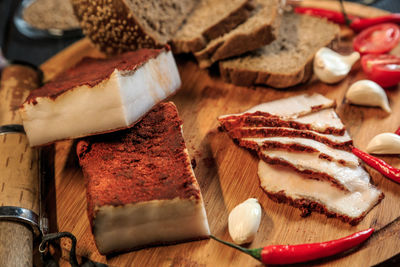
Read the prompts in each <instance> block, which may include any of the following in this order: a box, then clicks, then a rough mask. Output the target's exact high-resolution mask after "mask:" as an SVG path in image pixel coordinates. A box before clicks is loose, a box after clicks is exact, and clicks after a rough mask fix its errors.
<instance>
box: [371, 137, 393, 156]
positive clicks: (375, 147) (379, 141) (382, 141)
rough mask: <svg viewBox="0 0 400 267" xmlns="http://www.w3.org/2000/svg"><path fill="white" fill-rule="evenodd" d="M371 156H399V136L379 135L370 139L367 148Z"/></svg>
mask: <svg viewBox="0 0 400 267" xmlns="http://www.w3.org/2000/svg"><path fill="white" fill-rule="evenodd" d="M367 152H368V153H371V154H400V136H399V135H397V134H394V133H381V134H378V135H377V136H375V137H374V138H372V140H371V141H370V142H369V144H368V146H367Z"/></svg>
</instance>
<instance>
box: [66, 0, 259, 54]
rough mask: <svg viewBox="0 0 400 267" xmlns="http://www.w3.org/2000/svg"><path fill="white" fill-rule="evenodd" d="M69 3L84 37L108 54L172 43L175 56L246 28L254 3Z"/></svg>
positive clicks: (182, 0) (248, 0)
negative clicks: (241, 27)
mask: <svg viewBox="0 0 400 267" xmlns="http://www.w3.org/2000/svg"><path fill="white" fill-rule="evenodd" d="M71 1H72V4H73V7H74V12H75V14H76V16H77V17H78V19H79V21H80V24H81V27H82V29H83V31H84V33H85V35H87V36H88V37H89V38H90V39H91V40H92V42H93V43H94V44H96V45H97V46H98V47H99V48H100V50H102V51H104V52H106V53H108V54H117V53H122V52H125V51H132V50H137V49H139V48H158V47H161V46H163V45H165V44H166V43H168V42H171V41H172V40H173V42H172V44H173V50H174V52H176V53H182V52H190V51H198V50H200V49H202V48H204V47H205V45H206V44H207V42H208V41H209V40H211V39H214V38H217V37H218V36H220V35H223V34H225V33H226V32H229V31H230V30H232V29H233V28H235V27H236V26H237V25H239V24H240V23H242V22H244V21H245V20H246V19H247V18H248V17H249V16H250V14H251V10H252V9H253V8H254V7H253V5H252V4H251V0H218V1H215V0H201V1H198V0H197V1H196V0H161V1H141V0H71ZM185 25H186V26H185Z"/></svg>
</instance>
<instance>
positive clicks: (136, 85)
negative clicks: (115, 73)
mask: <svg viewBox="0 0 400 267" xmlns="http://www.w3.org/2000/svg"><path fill="white" fill-rule="evenodd" d="M124 77H125V75H122V76H121V79H120V80H119V82H120V88H121V98H122V99H121V100H122V103H123V105H124V111H125V116H126V124H127V125H131V124H132V123H134V122H135V121H137V120H138V119H139V118H140V117H141V116H143V115H144V114H145V113H146V112H147V111H149V109H151V108H152V107H153V106H154V104H155V103H158V102H160V101H161V100H163V99H165V98H167V97H168V96H169V95H171V94H172V93H174V92H175V91H176V89H178V88H179V87H180V86H181V79H180V77H179V72H178V68H177V66H176V63H175V60H174V57H173V56H172V52H171V51H168V52H167V53H161V54H160V55H159V56H158V57H157V58H153V59H150V60H149V61H148V62H147V63H146V64H144V65H143V66H142V67H141V68H139V69H138V70H136V72H135V73H134V75H133V79H124ZM142 88H143V89H142ZM143 91H145V92H146V93H143Z"/></svg>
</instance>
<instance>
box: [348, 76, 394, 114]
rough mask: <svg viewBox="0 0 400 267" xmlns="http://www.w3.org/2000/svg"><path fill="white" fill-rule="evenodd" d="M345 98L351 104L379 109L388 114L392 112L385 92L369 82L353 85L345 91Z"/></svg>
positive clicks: (359, 82)
mask: <svg viewBox="0 0 400 267" xmlns="http://www.w3.org/2000/svg"><path fill="white" fill-rule="evenodd" d="M346 98H347V101H348V102H350V103H352V104H356V105H363V106H373V107H381V108H382V109H383V110H384V111H386V112H388V113H390V112H392V110H391V109H390V106H389V100H388V98H387V95H386V93H385V90H383V89H382V87H380V86H379V84H377V83H375V82H373V81H370V80H361V81H358V82H355V83H353V84H352V85H351V86H350V88H349V90H347V93H346Z"/></svg>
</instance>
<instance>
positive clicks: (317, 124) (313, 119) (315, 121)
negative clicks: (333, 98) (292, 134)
mask: <svg viewBox="0 0 400 267" xmlns="http://www.w3.org/2000/svg"><path fill="white" fill-rule="evenodd" d="M293 121H296V122H299V123H303V124H311V125H312V128H313V129H315V130H319V131H324V130H326V129H327V128H334V129H338V130H342V129H343V128H344V125H343V123H342V122H341V120H340V119H339V117H338V116H337V114H336V112H335V110H334V109H333V108H328V109H323V110H320V111H318V112H314V113H311V114H308V115H306V116H303V117H300V118H296V119H293Z"/></svg>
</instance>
